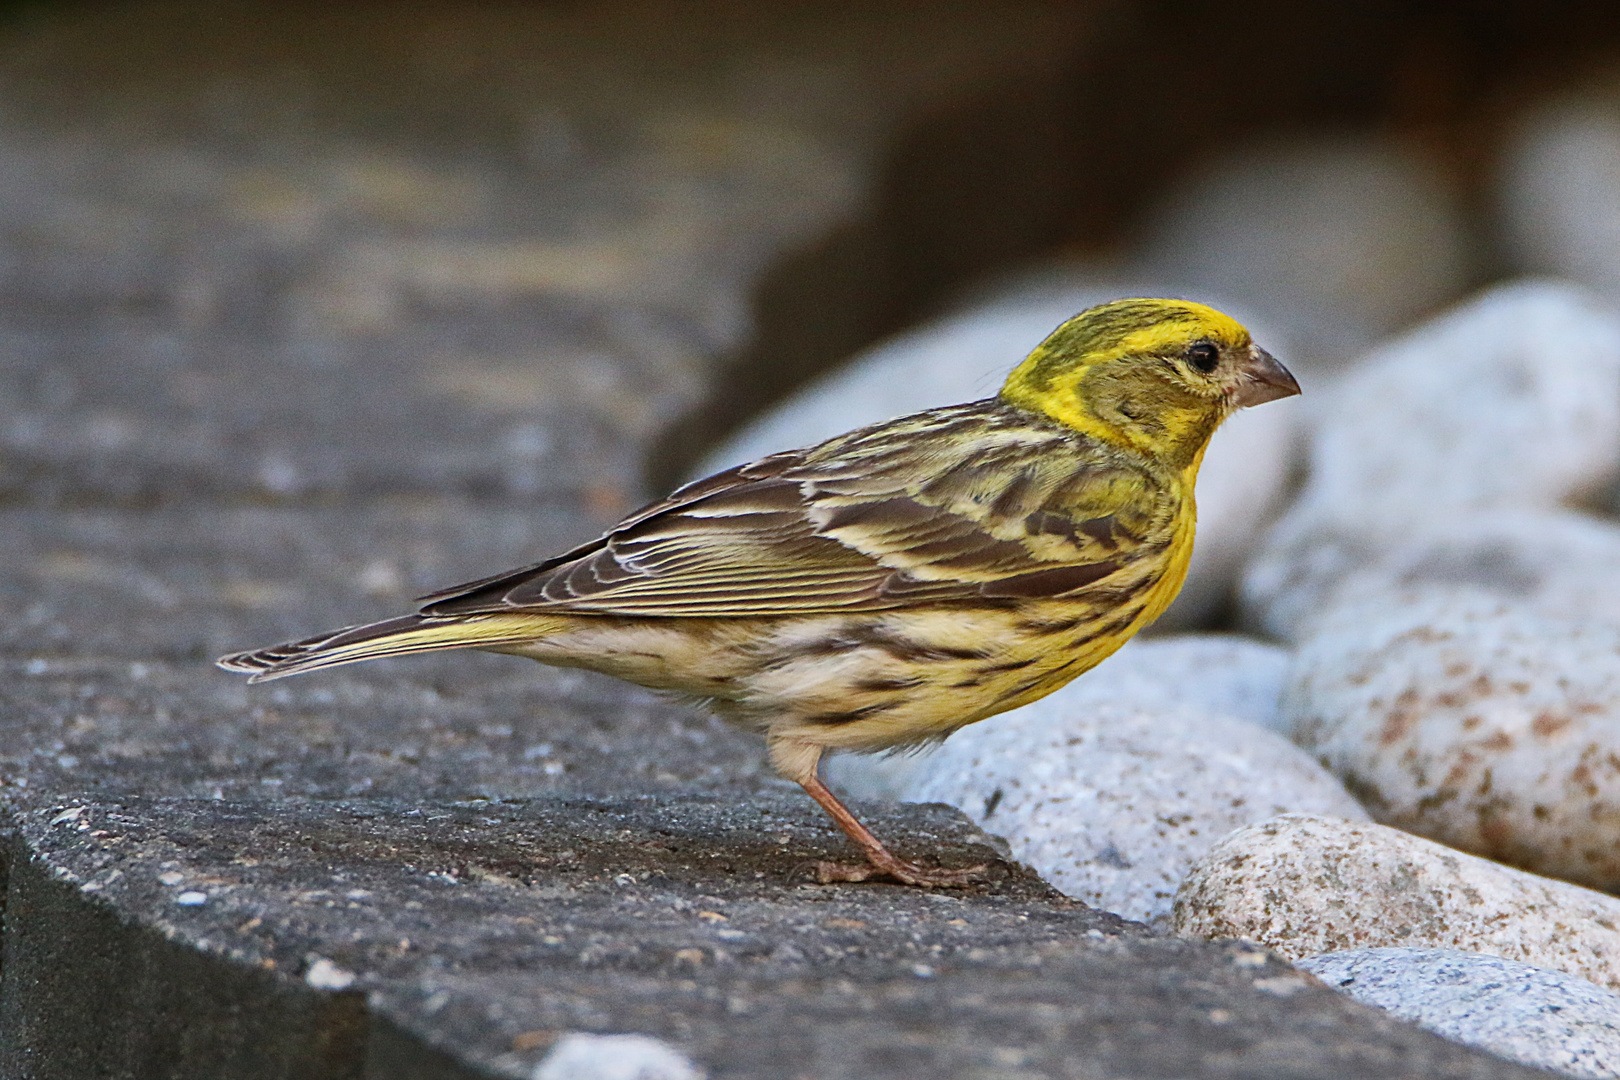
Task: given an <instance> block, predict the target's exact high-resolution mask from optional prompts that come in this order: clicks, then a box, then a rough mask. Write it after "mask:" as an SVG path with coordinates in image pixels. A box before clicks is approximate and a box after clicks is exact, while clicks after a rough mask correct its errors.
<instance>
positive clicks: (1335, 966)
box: [1298, 949, 1620, 1078]
mask: <svg viewBox="0 0 1620 1080" xmlns="http://www.w3.org/2000/svg"><path fill="white" fill-rule="evenodd" d="M1298 966H1299V967H1300V968H1302V969H1304V970H1305V971H1308V972H1310V973H1311V974H1312V975H1315V976H1316V977H1317V978H1319V979H1321V980H1322V981H1323V982H1325V983H1327V984H1328V985H1329V986H1331V987H1333V988H1334V989H1335V990H1338V991H1340V992H1341V993H1344V994H1348V995H1349V996H1350V997H1353V998H1355V999H1356V1000H1357V1001H1361V1002H1365V1003H1366V1004H1368V1005H1376V1006H1377V1007H1378V1008H1380V1009H1387V1010H1389V1011H1390V1012H1392V1013H1394V1014H1395V1015H1396V1016H1399V1017H1401V1018H1402V1019H1405V1020H1410V1021H1412V1022H1413V1023H1415V1024H1421V1025H1422V1026H1423V1027H1425V1028H1427V1029H1428V1030H1430V1031H1432V1032H1434V1033H1435V1034H1436V1035H1443V1036H1445V1037H1446V1038H1448V1039H1453V1040H1455V1041H1457V1042H1460V1043H1467V1044H1469V1045H1470V1046H1479V1047H1484V1048H1485V1049H1488V1050H1491V1051H1492V1052H1494V1053H1497V1054H1501V1055H1502V1056H1503V1057H1506V1058H1512V1059H1513V1060H1514V1061H1522V1062H1524V1063H1525V1064H1526V1065H1531V1066H1534V1067H1536V1068H1542V1069H1550V1070H1552V1071H1554V1072H1561V1073H1565V1074H1566V1075H1569V1076H1581V1077H1604V1078H1607V1077H1616V1076H1620V994H1616V993H1615V992H1614V991H1613V990H1605V989H1603V988H1602V987H1598V986H1594V985H1593V984H1592V983H1589V982H1587V981H1586V980H1585V979H1577V978H1575V977H1574V976H1571V975H1565V974H1564V973H1563V972H1560V971H1548V970H1547V969H1545V968H1538V967H1531V966H1530V965H1529V964H1519V963H1515V962H1513V961H1512V960H1503V959H1501V958H1500V957H1496V956H1483V955H1481V954H1479V953H1467V952H1457V951H1455V950H1452V949H1349V950H1347V951H1345V952H1336V953H1326V954H1324V955H1322V956H1311V957H1307V958H1306V959H1304V960H1301V961H1300V962H1299V964H1298Z"/></svg>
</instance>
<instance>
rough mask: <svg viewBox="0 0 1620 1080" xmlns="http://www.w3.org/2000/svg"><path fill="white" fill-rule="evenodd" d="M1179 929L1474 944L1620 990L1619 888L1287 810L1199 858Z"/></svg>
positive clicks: (1324, 942) (1293, 941)
mask: <svg viewBox="0 0 1620 1080" xmlns="http://www.w3.org/2000/svg"><path fill="white" fill-rule="evenodd" d="M1173 927H1174V929H1175V932H1176V933H1177V934H1180V935H1181V936H1183V937H1193V938H1242V939H1244V940H1247V941H1254V942H1258V943H1260V944H1262V945H1266V946H1268V947H1270V948H1272V949H1275V950H1276V951H1277V952H1279V953H1281V954H1282V955H1283V956H1286V957H1287V958H1288V959H1290V960H1295V961H1298V960H1303V959H1304V958H1306V957H1308V956H1315V955H1318V954H1320V953H1328V952H1338V951H1341V950H1344V949H1359V948H1372V947H1383V946H1404V947H1410V948H1437V949H1461V950H1463V951H1465V952H1478V953H1486V954H1489V955H1491V956H1500V957H1504V958H1506V959H1509V960H1518V961H1521V962H1523V963H1526V964H1534V965H1535V966H1537V967H1543V968H1551V969H1553V970H1555V971H1562V972H1564V973H1566V974H1569V975H1575V976H1578V977H1580V978H1583V979H1588V980H1590V981H1592V982H1595V983H1597V984H1598V985H1600V986H1604V987H1607V988H1609V989H1611V990H1615V989H1620V899H1616V898H1615V897H1612V896H1606V895H1604V894H1603V893H1599V892H1594V891H1592V890H1591V889H1583V888H1581V887H1580V886H1578V885H1571V884H1569V883H1567V882H1563V881H1554V880H1553V879H1551V878H1544V877H1540V876H1537V875H1535V874H1530V873H1526V872H1525V871H1523V870H1514V869H1512V868H1510V867H1506V866H1502V865H1500V864H1499V863H1493V862H1490V861H1488V860H1486V859H1481V858H1478V857H1476V856H1473V855H1466V854H1464V853H1463V852H1460V851H1455V850H1453V849H1451V848H1448V847H1444V846H1442V845H1440V844H1437V843H1435V842H1434V841H1432V840H1424V839H1422V838H1421V837H1417V836H1412V835H1410V834H1408V833H1404V832H1401V831H1399V830H1397V829H1391V828H1388V827H1387V826H1384V825H1372V824H1361V823H1354V822H1348V821H1341V820H1334V819H1331V818H1325V817H1315V816H1311V815H1306V814H1287V815H1284V816H1282V817H1278V818H1275V819H1273V820H1271V821H1266V822H1262V823H1260V824H1258V825H1250V826H1248V827H1246V828H1243V829H1239V830H1237V831H1236V832H1234V833H1232V834H1231V835H1229V836H1227V837H1225V838H1224V839H1222V840H1221V841H1220V843H1218V844H1216V845H1215V846H1214V848H1213V849H1211V850H1210V852H1209V853H1208V854H1207V855H1205V856H1204V858H1203V859H1202V860H1200V861H1199V863H1198V864H1197V865H1196V866H1195V867H1193V869H1192V872H1191V873H1190V874H1188V876H1187V879H1186V880H1185V881H1184V882H1183V883H1182V886H1181V890H1180V892H1179V893H1177V895H1176V904H1175V915H1174V919H1173Z"/></svg>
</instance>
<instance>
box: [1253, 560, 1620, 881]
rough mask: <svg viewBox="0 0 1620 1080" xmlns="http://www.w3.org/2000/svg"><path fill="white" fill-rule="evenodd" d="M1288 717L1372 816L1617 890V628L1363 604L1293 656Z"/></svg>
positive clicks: (1344, 609) (1465, 605)
mask: <svg viewBox="0 0 1620 1080" xmlns="http://www.w3.org/2000/svg"><path fill="white" fill-rule="evenodd" d="M1282 709H1283V715H1284V716H1285V718H1286V720H1287V723H1288V725H1289V732H1290V734H1291V736H1292V738H1293V739H1294V741H1295V742H1296V743H1298V744H1299V745H1300V746H1302V747H1304V748H1305V749H1306V750H1308V751H1310V752H1311V753H1313V754H1315V755H1316V757H1317V758H1318V760H1320V761H1322V762H1323V763H1324V764H1325V765H1327V767H1328V768H1329V769H1330V770H1332V771H1333V773H1334V774H1335V775H1337V776H1338V777H1340V778H1341V779H1342V780H1343V781H1344V782H1345V785H1346V786H1347V787H1348V788H1349V789H1350V790H1351V791H1353V792H1355V794H1356V796H1357V797H1358V798H1359V799H1360V800H1361V802H1362V804H1363V805H1364V806H1365V807H1366V808H1367V809H1368V811H1369V812H1370V813H1371V814H1372V815H1373V817H1374V818H1376V819H1377V820H1378V821H1381V822H1383V823H1385V824H1389V825H1394V826H1397V827H1399V828H1402V829H1405V830H1407V831H1409V832H1414V833H1418V834H1420V835H1423V836H1429V837H1432V838H1434V839H1437V840H1440V841H1442V842H1443V843H1446V844H1450V845H1452V846H1453V847H1458V848H1462V849H1463V850H1465V851H1471V852H1475V853H1477V854H1480V855H1484V856H1487V857H1489V858H1493V859H1498V860H1500V861H1502V862H1507V863H1512V864H1514V865H1516V866H1522V867H1524V868H1526V869H1529V870H1534V871H1536V872H1538V873H1543V874H1550V875H1553V876H1556V877H1562V878H1567V879H1569V880H1571V881H1578V882H1581V883H1582V884H1586V885H1591V886H1594V887H1597V888H1606V889H1613V888H1616V887H1620V628H1616V627H1615V626H1613V625H1610V624H1606V623H1597V622H1592V623H1578V622H1573V621H1567V620H1553V619H1548V618H1545V617H1543V616H1540V615H1538V614H1536V613H1535V612H1533V611H1531V610H1529V609H1527V608H1526V607H1524V606H1522V605H1516V604H1512V603H1506V602H1503V601H1500V600H1497V599H1495V598H1492V597H1489V596H1482V595H1478V594H1475V593H1472V592H1469V591H1465V590H1460V589H1455V588H1438V589H1436V588H1431V589H1428V590H1419V591H1416V592H1413V593H1409V594H1406V595H1394V594H1385V595H1378V594H1373V595H1370V596H1368V597H1366V598H1364V599H1363V600H1362V601H1361V602H1359V603H1352V604H1345V605H1342V606H1340V607H1339V608H1336V609H1335V610H1334V613H1333V614H1332V616H1330V617H1329V618H1327V619H1325V620H1324V621H1323V622H1322V623H1321V624H1320V625H1319V626H1318V629H1317V632H1316V634H1315V635H1314V636H1313V637H1312V638H1310V639H1309V640H1308V641H1306V642H1305V643H1304V644H1303V645H1302V646H1301V647H1300V650H1299V652H1298V653H1297V654H1296V655H1295V657H1294V661H1293V670H1292V673H1291V674H1290V677H1289V682H1288V687H1287V689H1286V691H1285V693H1284V695H1283V704H1282Z"/></svg>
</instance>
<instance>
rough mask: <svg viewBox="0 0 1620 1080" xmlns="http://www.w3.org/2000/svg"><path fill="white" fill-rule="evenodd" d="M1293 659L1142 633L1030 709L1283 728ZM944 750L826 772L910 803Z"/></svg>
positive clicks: (854, 759)
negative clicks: (1203, 718) (1178, 715)
mask: <svg viewBox="0 0 1620 1080" xmlns="http://www.w3.org/2000/svg"><path fill="white" fill-rule="evenodd" d="M1290 659H1291V654H1290V653H1289V651H1288V650H1287V649H1283V648H1279V647H1278V646H1276V645H1268V644H1265V643H1264V642H1260V641H1255V640H1254V639H1253V638H1246V637H1240V636H1238V635H1236V634H1179V635H1171V636H1166V637H1156V638H1137V639H1135V640H1134V641H1130V642H1127V643H1126V645H1125V647H1124V648H1122V649H1120V650H1119V652H1117V653H1115V654H1114V655H1113V656H1111V657H1109V658H1108V659H1107V660H1105V661H1104V662H1103V663H1102V664H1101V665H1100V666H1098V667H1097V668H1095V669H1093V670H1092V671H1088V672H1087V673H1086V674H1084V675H1082V676H1080V678H1078V679H1076V680H1075V681H1074V682H1072V683H1070V684H1069V685H1068V686H1065V687H1064V688H1063V689H1062V690H1059V691H1058V692H1057V693H1055V694H1053V695H1051V696H1050V697H1049V698H1046V699H1044V700H1043V701H1039V702H1036V703H1035V704H1034V705H1028V706H1025V709H1036V708H1039V709H1041V710H1045V711H1053V710H1056V711H1063V712H1067V713H1080V712H1083V711H1085V710H1086V709H1089V708H1091V707H1092V706H1093V705H1108V706H1113V707H1116V708H1129V709H1134V710H1138V711H1148V712H1157V711H1193V712H1206V713H1214V714H1216V715H1220V716H1229V717H1232V718H1235V719H1238V720H1243V721H1246V722H1248V723H1251V724H1257V725H1259V726H1260V727H1263V728H1267V729H1270V730H1272V731H1276V732H1279V733H1283V732H1285V731H1286V726H1287V725H1286V724H1285V722H1284V720H1283V716H1282V712H1281V698H1282V688H1283V681H1284V680H1285V679H1286V678H1287V676H1288V671H1289V666H1290ZM1023 711H1024V710H1023V709H1020V710H1017V711H1016V712H1014V713H1012V714H1009V715H1017V713H1019V712H1023ZM939 750H940V748H939V746H937V745H936V746H929V747H924V748H922V749H920V750H915V751H912V752H909V753H901V754H892V755H889V756H886V757H885V756H876V755H870V754H845V755H841V756H839V757H835V758H832V759H831V760H829V761H828V763H827V765H826V767H825V769H824V772H825V774H826V776H827V779H828V780H829V781H831V782H832V783H833V784H834V786H836V787H838V788H840V789H841V790H842V791H844V792H846V793H847V794H848V795H850V796H851V797H853V798H857V799H877V800H884V801H904V800H906V799H909V798H910V793H911V789H912V787H913V786H914V785H916V784H919V783H921V782H922V781H923V780H924V778H925V777H927V776H928V774H929V773H930V772H931V771H932V770H933V769H934V767H935V765H934V759H935V758H936V757H937V755H938V754H939Z"/></svg>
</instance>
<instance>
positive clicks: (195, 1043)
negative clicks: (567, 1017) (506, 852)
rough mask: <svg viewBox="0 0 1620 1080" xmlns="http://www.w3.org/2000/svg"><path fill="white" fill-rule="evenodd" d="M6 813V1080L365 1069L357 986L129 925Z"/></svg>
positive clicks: (2, 969)
mask: <svg viewBox="0 0 1620 1080" xmlns="http://www.w3.org/2000/svg"><path fill="white" fill-rule="evenodd" d="M3 813H4V815H5V816H4V819H3V820H0V852H3V857H0V875H3V877H4V881H5V889H4V908H3V914H0V918H3V920H4V923H3V932H0V1076H6V1077H9V1078H13V1080H23V1078H27V1080H56V1078H62V1080H69V1078H78V1077H86V1076H158V1075H162V1076H170V1077H219V1076H230V1077H233V1078H240V1080H250V1078H258V1077H288V1076H299V1077H309V1078H312V1080H327V1078H331V1080H337V1078H345V1080H348V1078H359V1077H362V1076H364V1075H366V1074H367V1073H368V1072H369V1070H367V1069H366V1055H367V1047H368V1044H369V1030H370V1026H371V1023H372V1020H371V1015H370V1011H369V1009H368V1008H367V1005H366V1000H365V997H364V995H363V994H360V993H355V992H344V993H326V992H320V991H316V990H312V989H310V988H308V987H305V986H303V985H301V984H299V983H295V982H292V981H291V980H289V979H288V978H287V977H285V976H283V975H279V974H276V973H273V972H269V971H264V970H261V969H255V968H252V967H248V966H246V965H241V964H236V963H233V962H232V961H230V960H228V959H226V958H224V957H221V956H216V955H211V954H209V953H207V952H205V951H202V950H199V949H196V948H193V947H191V946H188V945H186V944H183V943H181V942H178V941H174V940H171V939H169V938H168V937H166V936H165V935H164V934H163V933H162V931H161V930H160V929H158V928H156V927H150V926H138V925H134V924H132V923H130V922H128V921H126V920H123V919H121V918H120V917H119V916H118V914H117V913H116V912H115V911H114V910H113V909H112V908H111V906H110V905H108V904H107V903H105V902H104V901H102V900H101V899H99V898H97V897H93V896H87V895H86V894H84V893H82V892H81V891H80V890H79V889H78V888H77V887H76V886H75V885H74V883H73V882H71V881H67V880H63V879H62V878H60V877H58V876H56V875H54V874H52V873H51V872H50V871H49V870H48V869H47V868H46V866H45V865H44V864H43V863H41V862H40V861H39V860H38V859H36V858H35V857H34V856H33V853H32V852H31V851H30V850H29V849H28V846H27V844H26V842H25V840H24V838H23V837H22V835H21V833H20V830H19V828H18V824H17V821H16V820H15V818H14V817H13V816H12V815H13V811H12V810H11V808H9V807H6V808H4V809H3ZM402 1037H403V1036H401V1035H396V1036H395V1037H394V1039H392V1040H389V1042H390V1044H393V1043H397V1042H398V1041H399V1039H400V1038H402ZM395 1057H398V1058H402V1059H404V1058H406V1057H407V1055H405V1054H403V1053H399V1052H396V1053H395ZM409 1058H410V1059H411V1060H414V1061H417V1062H419V1063H420V1062H423V1061H424V1060H425V1055H422V1054H421V1053H420V1050H414V1051H413V1052H412V1054H411V1055H409ZM391 1075H394V1076H401V1077H405V1076H412V1077H414V1076H422V1077H429V1076H432V1077H450V1076H455V1077H468V1078H471V1077H474V1076H478V1075H479V1074H478V1073H474V1072H471V1071H467V1070H461V1071H456V1072H452V1071H448V1070H440V1071H437V1072H421V1071H419V1070H418V1071H413V1072H409V1073H406V1072H393V1073H391Z"/></svg>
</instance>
